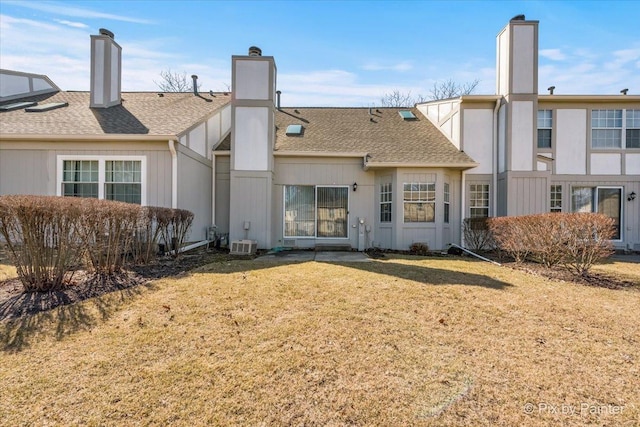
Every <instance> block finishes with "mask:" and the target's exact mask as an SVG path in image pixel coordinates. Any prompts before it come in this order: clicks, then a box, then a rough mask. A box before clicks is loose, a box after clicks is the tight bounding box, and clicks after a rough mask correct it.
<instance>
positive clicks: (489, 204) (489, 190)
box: [467, 182, 492, 218]
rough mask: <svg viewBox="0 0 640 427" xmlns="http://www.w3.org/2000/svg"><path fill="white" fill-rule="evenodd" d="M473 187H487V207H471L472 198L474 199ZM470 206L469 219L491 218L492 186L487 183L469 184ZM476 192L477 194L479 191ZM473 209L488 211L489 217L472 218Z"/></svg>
mask: <svg viewBox="0 0 640 427" xmlns="http://www.w3.org/2000/svg"><path fill="white" fill-rule="evenodd" d="M472 185H482V186H485V185H486V186H487V191H486V193H487V205H486V206H471V197H472V193H473V191H472V190H471V186H472ZM468 191H469V206H468V207H467V209H469V211H468V218H491V213H492V212H491V184H486V183H475V182H472V183H469V188H468ZM475 192H476V193H477V192H478V190H475ZM484 192H485V191H484V190H483V191H482V193H484ZM472 209H486V210H487V216H471V210H472Z"/></svg>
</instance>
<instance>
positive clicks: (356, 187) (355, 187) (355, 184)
mask: <svg viewBox="0 0 640 427" xmlns="http://www.w3.org/2000/svg"><path fill="white" fill-rule="evenodd" d="M352 187H353V191H356V190H357V189H358V183H357V182H354V183H353V185H352ZM634 197H635V193H634Z"/></svg>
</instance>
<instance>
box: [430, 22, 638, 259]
mask: <svg viewBox="0 0 640 427" xmlns="http://www.w3.org/2000/svg"><path fill="white" fill-rule="evenodd" d="M537 52H538V22H537V21H526V20H524V19H522V20H520V19H517V20H512V21H511V22H509V24H508V25H507V26H506V27H505V28H504V29H503V30H502V31H501V32H500V33H499V34H498V38H497V82H496V93H497V95H495V96H478V95H470V96H463V97H461V98H458V99H452V100H442V101H437V102H431V103H426V104H421V105H419V106H418V109H419V110H420V111H421V112H423V113H424V114H425V115H426V117H428V118H429V120H431V122H432V123H434V125H436V126H438V128H439V129H440V130H441V131H442V132H443V133H444V134H445V135H447V137H448V138H449V139H450V140H451V141H452V143H453V144H454V145H455V146H456V147H459V148H460V149H462V150H464V151H465V152H466V153H467V154H469V155H470V156H471V157H473V158H474V159H475V160H476V161H477V162H478V163H480V165H479V166H478V167H476V168H473V169H470V170H469V171H467V172H466V174H465V175H466V176H465V181H466V188H465V189H464V190H465V194H466V200H465V204H466V206H467V208H466V210H465V212H464V216H465V217H473V216H507V215H508V216H512V215H527V214H535V213H543V212H600V213H604V214H606V215H608V216H610V217H612V218H614V219H615V221H616V237H615V240H614V244H615V246H616V248H618V249H623V250H624V249H626V250H640V206H639V205H640V203H638V201H637V200H635V195H636V194H640V96H637V95H627V94H626V91H622V92H621V94H620V95H557V94H549V95H538V93H537V87H538V77H537V76H538V57H537ZM554 89H555V88H549V90H550V91H551V92H553V90H554Z"/></svg>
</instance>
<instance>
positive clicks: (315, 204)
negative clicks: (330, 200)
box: [282, 184, 351, 240]
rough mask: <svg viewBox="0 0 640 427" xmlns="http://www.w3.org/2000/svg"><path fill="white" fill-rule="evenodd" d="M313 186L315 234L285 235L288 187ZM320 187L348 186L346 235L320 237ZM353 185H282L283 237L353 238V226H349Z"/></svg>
mask: <svg viewBox="0 0 640 427" xmlns="http://www.w3.org/2000/svg"><path fill="white" fill-rule="evenodd" d="M293 186H299V187H313V203H314V209H313V222H314V224H315V227H314V235H313V236H285V235H284V231H285V230H286V227H287V226H286V222H287V220H286V218H285V215H284V212H285V206H284V204H285V197H286V194H287V187H293ZM318 188H346V189H347V236H346V237H319V236H318ZM350 188H351V186H349V185H313V184H284V185H283V186H282V238H283V239H323V240H324V239H327V240H348V239H350V238H351V235H350V234H351V233H350V232H351V227H350V226H349V217H350V216H351V206H350V205H351V197H350V196H349V194H350V192H349V190H350Z"/></svg>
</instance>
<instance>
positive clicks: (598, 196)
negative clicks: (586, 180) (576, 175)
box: [571, 187, 622, 240]
mask: <svg viewBox="0 0 640 427" xmlns="http://www.w3.org/2000/svg"><path fill="white" fill-rule="evenodd" d="M571 210H572V211H573V212H597V213H601V214H604V215H607V216H608V217H610V218H613V220H614V226H615V229H616V232H615V235H614V236H613V239H614V240H620V238H621V228H620V224H621V219H622V187H572V188H571Z"/></svg>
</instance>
